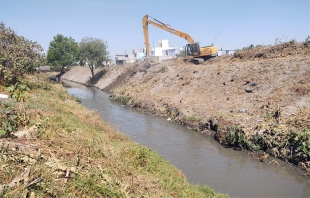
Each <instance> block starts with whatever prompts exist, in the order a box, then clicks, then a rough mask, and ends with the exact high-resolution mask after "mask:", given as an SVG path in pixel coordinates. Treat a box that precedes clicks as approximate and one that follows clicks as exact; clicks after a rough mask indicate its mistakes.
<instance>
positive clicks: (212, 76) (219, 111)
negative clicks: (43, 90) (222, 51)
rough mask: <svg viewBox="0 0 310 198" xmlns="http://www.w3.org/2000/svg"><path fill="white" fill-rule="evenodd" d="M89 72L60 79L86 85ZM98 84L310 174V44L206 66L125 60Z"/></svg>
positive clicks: (247, 52)
mask: <svg viewBox="0 0 310 198" xmlns="http://www.w3.org/2000/svg"><path fill="white" fill-rule="evenodd" d="M82 70H83V72H81V71H82ZM87 72H88V70H87V69H74V70H71V71H69V72H68V73H66V74H65V75H64V76H63V78H64V79H69V80H72V81H76V82H80V83H85V81H84V79H85V78H84V77H85V75H88V76H90V75H89V74H90V72H89V74H87ZM77 73H78V74H79V75H77ZM95 86H96V87H98V88H99V89H102V90H105V91H111V98H112V99H114V100H117V101H121V102H123V103H126V104H127V105H130V106H133V107H135V108H138V109H140V110H143V111H145V112H149V113H152V114H156V115H161V116H166V117H167V119H168V120H171V121H174V122H178V123H180V124H181V125H184V126H186V127H188V128H192V129H194V130H196V131H201V132H202V133H210V130H213V131H214V132H215V134H214V135H215V138H216V139H217V140H218V141H219V142H220V143H221V144H223V145H225V146H231V147H235V148H241V149H248V150H253V151H254V150H263V151H265V152H266V153H268V154H269V155H273V156H276V157H279V158H282V159H284V160H287V161H289V162H292V163H295V164H298V163H299V165H301V166H303V167H304V168H305V169H308V171H309V167H310V157H309V156H310V43H297V42H295V41H290V42H288V43H282V44H278V45H275V46H271V47H252V48H248V49H244V50H241V51H237V52H236V54H235V55H234V56H225V57H217V58H215V59H212V60H210V61H207V62H205V63H204V64H201V65H193V64H190V63H183V62H182V61H181V60H173V61H166V62H162V63H158V64H156V63H138V64H133V65H125V66H122V67H116V68H111V69H108V70H107V72H105V75H104V76H103V77H102V79H100V80H99V81H98V82H97V84H95Z"/></svg>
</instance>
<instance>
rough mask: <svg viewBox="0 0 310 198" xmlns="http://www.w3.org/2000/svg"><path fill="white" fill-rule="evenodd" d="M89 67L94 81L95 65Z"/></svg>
mask: <svg viewBox="0 0 310 198" xmlns="http://www.w3.org/2000/svg"><path fill="white" fill-rule="evenodd" d="M89 67H90V71H91V75H92V79H94V77H95V74H94V64H91V65H90V66H89Z"/></svg>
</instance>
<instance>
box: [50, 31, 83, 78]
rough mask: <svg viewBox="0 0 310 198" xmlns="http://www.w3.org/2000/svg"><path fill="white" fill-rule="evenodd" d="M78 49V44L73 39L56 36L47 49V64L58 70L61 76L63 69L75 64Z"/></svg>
mask: <svg viewBox="0 0 310 198" xmlns="http://www.w3.org/2000/svg"><path fill="white" fill-rule="evenodd" d="M78 48H79V47H78V43H77V42H75V40H74V39H73V38H71V37H69V38H68V37H65V36H63V35H61V34H57V35H56V36H54V39H53V40H52V41H51V42H50V45H49V47H48V51H47V62H48V63H50V64H51V65H52V66H53V69H55V70H60V75H61V74H63V73H64V68H65V67H68V68H69V67H71V66H73V65H75V64H77V56H78Z"/></svg>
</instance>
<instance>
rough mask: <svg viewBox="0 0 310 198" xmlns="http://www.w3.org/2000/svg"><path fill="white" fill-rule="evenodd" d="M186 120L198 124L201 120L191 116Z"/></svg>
mask: <svg viewBox="0 0 310 198" xmlns="http://www.w3.org/2000/svg"><path fill="white" fill-rule="evenodd" d="M187 120H188V121H192V122H200V121H201V120H202V118H201V117H197V116H194V115H192V116H189V117H188V118H187Z"/></svg>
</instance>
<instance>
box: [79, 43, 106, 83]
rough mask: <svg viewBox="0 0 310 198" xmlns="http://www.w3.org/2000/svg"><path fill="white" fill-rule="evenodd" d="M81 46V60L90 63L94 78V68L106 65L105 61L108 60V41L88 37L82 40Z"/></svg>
mask: <svg viewBox="0 0 310 198" xmlns="http://www.w3.org/2000/svg"><path fill="white" fill-rule="evenodd" d="M79 47H80V56H79V57H80V60H81V61H82V62H83V63H86V64H87V65H88V67H89V68H90V70H91V73H92V77H93V78H94V68H95V67H102V66H104V62H106V61H107V60H108V54H109V53H108V51H107V48H108V45H107V42H105V41H103V40H102V39H98V38H91V37H87V38H83V39H82V40H81V42H80V43H79Z"/></svg>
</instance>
